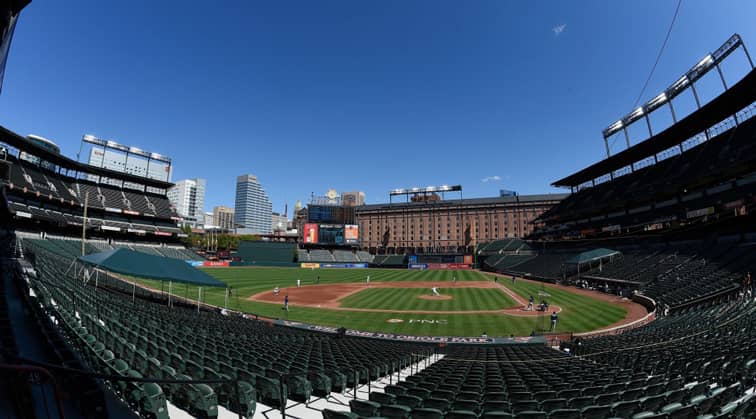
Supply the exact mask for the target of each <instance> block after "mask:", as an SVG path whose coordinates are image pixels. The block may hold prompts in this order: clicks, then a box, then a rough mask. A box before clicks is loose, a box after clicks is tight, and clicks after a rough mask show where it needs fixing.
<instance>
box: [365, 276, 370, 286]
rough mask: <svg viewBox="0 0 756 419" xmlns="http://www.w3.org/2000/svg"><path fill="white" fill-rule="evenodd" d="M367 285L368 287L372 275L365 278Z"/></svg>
mask: <svg viewBox="0 0 756 419" xmlns="http://www.w3.org/2000/svg"><path fill="white" fill-rule="evenodd" d="M365 285H367V286H368V287H369V286H370V275H368V276H367V278H365Z"/></svg>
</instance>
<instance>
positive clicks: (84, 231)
mask: <svg viewBox="0 0 756 419" xmlns="http://www.w3.org/2000/svg"><path fill="white" fill-rule="evenodd" d="M88 206H89V191H86V192H85V193H84V218H83V219H82V221H81V255H82V256H86V255H87V252H86V248H85V247H84V246H85V241H86V240H87V207H88Z"/></svg>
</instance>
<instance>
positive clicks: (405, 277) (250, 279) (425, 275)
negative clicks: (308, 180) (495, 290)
mask: <svg viewBox="0 0 756 419" xmlns="http://www.w3.org/2000/svg"><path fill="white" fill-rule="evenodd" d="M203 270H204V271H205V272H207V273H208V274H210V275H212V276H214V277H215V278H217V279H219V280H220V281H223V282H225V283H226V284H228V285H229V286H231V287H232V289H233V292H232V297H231V299H230V302H229V305H228V308H230V309H234V310H240V311H244V312H247V313H255V314H258V315H260V316H265V317H272V318H284V319H288V320H294V321H301V322H305V323H312V324H320V325H326V326H336V327H338V326H344V327H347V328H352V329H359V330H365V331H380V332H388V333H398V334H411V335H436V336H477V335H480V334H481V333H482V332H484V331H485V332H486V333H487V334H488V335H490V336H509V335H511V334H512V335H515V336H525V335H529V334H530V333H531V332H532V331H533V330H535V329H538V328H540V327H542V325H543V326H546V327H547V326H548V324H547V322H548V319H547V318H546V317H548V316H545V317H543V318H541V317H514V316H506V315H500V314H444V313H438V314H411V315H410V314H396V313H372V312H356V311H344V310H329V309H320V308H310V307H298V306H297V305H296V302H295V301H293V302H292V304H291V307H290V311H289V312H288V313H287V312H285V311H283V310H282V309H281V306H280V305H278V304H270V303H261V302H257V301H249V300H247V297H249V296H252V295H254V294H257V293H259V292H263V291H270V290H272V289H273V288H274V287H276V286H278V287H281V288H285V287H294V286H296V282H297V279H301V281H302V285H303V286H307V285H311V284H315V283H316V282H317V276H320V284H335V283H347V282H362V281H364V280H365V277H366V276H367V275H370V281H371V283H372V282H389V281H390V282H400V281H449V282H450V283H451V279H452V277H456V279H457V281H485V280H488V281H492V280H493V276H492V275H490V274H484V273H480V272H477V271H409V270H401V269H315V270H310V269H300V268H262V267H254V268H248V267H233V268H207V269H203ZM139 282H141V283H143V284H145V285H148V286H151V287H153V288H155V289H158V290H159V289H161V284H160V282H156V281H147V280H141V281H139ZM500 282H501V283H503V284H504V285H506V286H507V287H509V288H511V289H512V290H514V291H515V292H516V293H517V294H519V295H521V296H522V297H523V298H526V299H527V297H528V296H529V295H530V294H532V295H533V296H534V297H535V298H536V299H538V298H539V297H538V291H539V289H540V285H539V284H534V283H528V282H525V281H517V282H516V283H515V284H511V282H510V281H509V280H503V279H500ZM166 287H167V285H166ZM173 289H174V294H176V295H178V296H182V297H183V296H185V295H186V296H188V297H189V298H196V296H197V288H196V287H191V286H190V287H185V286H184V285H176V284H174V288H173ZM421 290H424V291H426V292H427V290H425V289H421ZM412 291H414V290H413V289H404V290H402V292H406V293H409V292H412ZM224 292H225V290H224V289H218V288H204V289H203V298H202V300H203V301H204V302H207V303H209V304H213V305H217V306H220V307H223V306H224V302H225V297H224ZM547 292H548V293H549V294H551V296H550V297H547V299H548V301H549V302H550V303H552V304H557V305H559V306H560V307H562V309H563V311H562V313H560V315H559V324H558V327H557V331H559V332H585V331H589V330H595V329H600V328H602V327H606V326H608V325H610V324H612V323H614V322H617V321H619V320H621V319H623V318H624V317H625V314H626V312H625V309H623V308H621V307H616V306H614V305H612V304H609V303H606V302H603V301H600V300H596V299H594V298H590V297H586V296H582V295H577V294H573V293H570V292H567V291H562V290H557V289H553V288H549V287H547ZM506 298H509V297H506ZM417 301H418V302H420V301H423V300H419V299H418V300H417ZM452 301H453V300H452ZM413 305H414V304H413ZM434 310H435V309H434ZM439 310H440V309H439ZM388 319H402V320H404V322H403V323H386V320H388ZM422 320H424V321H426V322H425V323H422V322H420V321H422ZM435 321H438V322H439V323H440V324H437V323H433V322H435Z"/></svg>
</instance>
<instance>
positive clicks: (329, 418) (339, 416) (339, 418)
mask: <svg viewBox="0 0 756 419" xmlns="http://www.w3.org/2000/svg"><path fill="white" fill-rule="evenodd" d="M323 418H324V419H358V416H357V415H356V414H354V413H352V412H340V411H336V410H331V409H323Z"/></svg>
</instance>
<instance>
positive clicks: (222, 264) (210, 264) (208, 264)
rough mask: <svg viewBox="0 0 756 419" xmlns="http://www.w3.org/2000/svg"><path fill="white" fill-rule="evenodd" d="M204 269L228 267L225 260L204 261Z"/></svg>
mask: <svg viewBox="0 0 756 419" xmlns="http://www.w3.org/2000/svg"><path fill="white" fill-rule="evenodd" d="M205 267H216V268H217V267H228V261H227V260H206V261H205Z"/></svg>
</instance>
